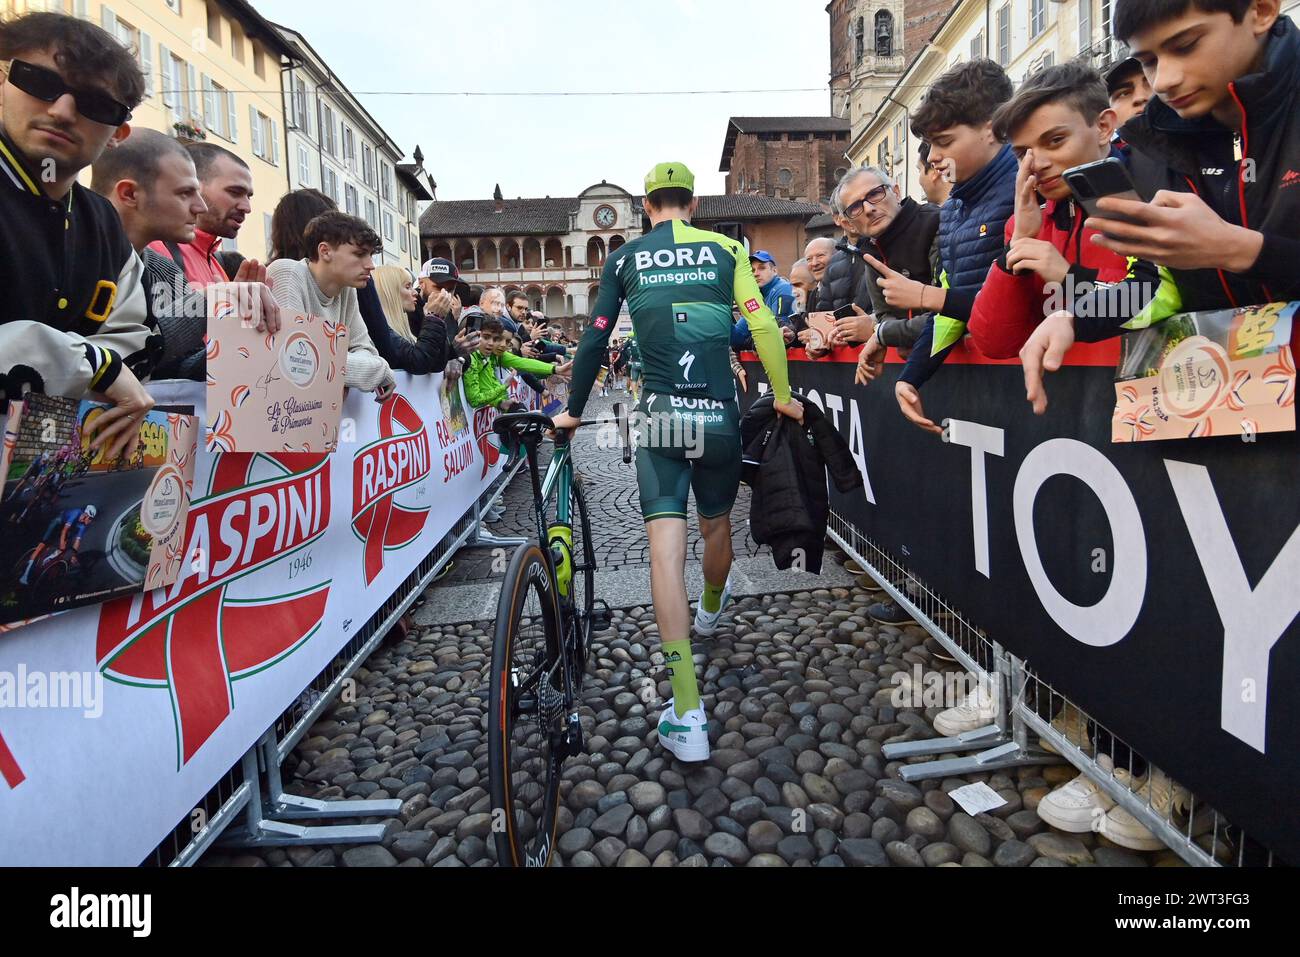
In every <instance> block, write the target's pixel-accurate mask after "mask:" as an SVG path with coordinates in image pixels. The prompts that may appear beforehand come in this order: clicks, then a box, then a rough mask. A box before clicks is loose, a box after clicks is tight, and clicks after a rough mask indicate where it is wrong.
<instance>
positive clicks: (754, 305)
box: [745, 299, 758, 312]
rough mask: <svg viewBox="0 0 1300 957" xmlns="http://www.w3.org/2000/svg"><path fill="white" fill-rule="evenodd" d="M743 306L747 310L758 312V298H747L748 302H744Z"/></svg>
mask: <svg viewBox="0 0 1300 957" xmlns="http://www.w3.org/2000/svg"><path fill="white" fill-rule="evenodd" d="M745 308H746V309H747V310H748V311H749V312H758V300H757V299H751V300H749V302H747V303H745Z"/></svg>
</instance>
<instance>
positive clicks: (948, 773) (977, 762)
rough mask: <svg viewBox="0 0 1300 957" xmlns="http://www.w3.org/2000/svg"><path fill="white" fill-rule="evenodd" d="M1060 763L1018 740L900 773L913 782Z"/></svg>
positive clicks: (925, 764) (1056, 758)
mask: <svg viewBox="0 0 1300 957" xmlns="http://www.w3.org/2000/svg"><path fill="white" fill-rule="evenodd" d="M926 743H929V742H926ZM1060 763H1061V759H1060V758H1058V757H1055V756H1053V755H1050V754H1037V753H1035V752H1033V751H1025V750H1023V749H1021V747H1020V745H1018V744H1016V742H1014V741H1008V742H1006V743H1005V744H1000V745H998V746H997V747H995V748H989V749H988V750H987V751H981V752H980V753H979V754H972V755H968V756H966V757H964V758H948V759H947V760H945V761H923V762H921V763H919V764H908V765H905V766H903V767H901V768H899V769H898V776H899V777H900V778H901V779H902V780H903V781H905V782H907V783H908V784H911V783H913V782H914V781H927V780H930V779H932V778H952V777H960V776H961V775H963V774H979V773H980V772H981V771H998V770H1001V769H1002V768H1019V767H1025V766H1027V765H1032V764H1060Z"/></svg>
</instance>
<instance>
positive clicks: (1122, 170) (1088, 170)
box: [1062, 156, 1142, 223]
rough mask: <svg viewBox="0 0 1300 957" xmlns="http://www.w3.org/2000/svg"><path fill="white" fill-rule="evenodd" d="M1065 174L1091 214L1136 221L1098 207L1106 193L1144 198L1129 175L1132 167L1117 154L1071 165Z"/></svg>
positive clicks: (1128, 197) (1066, 182)
mask: <svg viewBox="0 0 1300 957" xmlns="http://www.w3.org/2000/svg"><path fill="white" fill-rule="evenodd" d="M1062 177H1063V178H1064V180H1065V184H1066V185H1067V186H1069V187H1070V192H1072V193H1073V194H1074V198H1075V199H1076V200H1078V201H1079V205H1080V206H1082V207H1083V208H1084V209H1085V210H1087V212H1088V215H1089V216H1100V217H1102V218H1108V219H1117V220H1120V221H1122V222H1126V223H1131V222H1133V220H1132V219H1130V218H1129V217H1127V216H1122V215H1120V214H1119V213H1107V212H1104V211H1102V210H1100V209H1098V208H1097V200H1099V199H1101V198H1102V197H1103V196H1118V197H1119V198H1120V199H1131V200H1134V201H1136V202H1139V203H1140V202H1142V197H1140V196H1139V195H1138V194H1137V190H1136V189H1134V188H1133V180H1132V179H1130V178H1129V175H1128V169H1127V168H1126V167H1125V166H1124V164H1123V163H1122V162H1120V161H1119V160H1117V159H1116V158H1115V157H1113V156H1110V157H1107V158H1106V159H1104V160H1097V161H1096V162H1095V163H1084V164H1083V165H1082V166H1075V167H1073V168H1072V169H1067V170H1066V171H1065V172H1064V173H1063V174H1062Z"/></svg>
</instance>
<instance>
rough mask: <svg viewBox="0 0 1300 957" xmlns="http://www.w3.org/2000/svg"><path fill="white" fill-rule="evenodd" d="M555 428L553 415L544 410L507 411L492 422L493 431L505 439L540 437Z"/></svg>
mask: <svg viewBox="0 0 1300 957" xmlns="http://www.w3.org/2000/svg"><path fill="white" fill-rule="evenodd" d="M554 428H555V423H554V422H552V421H551V417H550V416H549V415H546V414H544V413H542V412H506V413H503V414H501V415H499V416H497V420H496V421H495V422H494V423H492V431H493V432H495V433H496V434H497V435H499V436H501V437H502V438H503V439H516V440H520V439H540V438H541V437H542V436H543V435H545V434H546V433H547V432H549V431H550V430H551V429H554Z"/></svg>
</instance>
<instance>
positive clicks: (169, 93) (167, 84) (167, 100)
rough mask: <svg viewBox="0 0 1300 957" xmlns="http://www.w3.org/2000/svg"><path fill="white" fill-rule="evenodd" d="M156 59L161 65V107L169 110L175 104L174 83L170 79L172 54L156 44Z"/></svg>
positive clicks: (171, 78) (173, 80)
mask: <svg viewBox="0 0 1300 957" xmlns="http://www.w3.org/2000/svg"><path fill="white" fill-rule="evenodd" d="M158 59H159V61H161V65H162V101H163V106H166V107H167V108H169V109H170V108H171V107H172V105H173V104H175V102H176V81H175V79H173V77H172V54H171V51H170V50H168V49H167V48H166V47H165V46H163V45H162V44H161V43H160V44H158Z"/></svg>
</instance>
